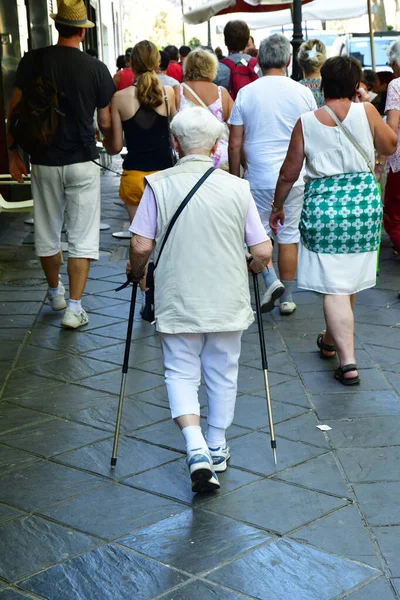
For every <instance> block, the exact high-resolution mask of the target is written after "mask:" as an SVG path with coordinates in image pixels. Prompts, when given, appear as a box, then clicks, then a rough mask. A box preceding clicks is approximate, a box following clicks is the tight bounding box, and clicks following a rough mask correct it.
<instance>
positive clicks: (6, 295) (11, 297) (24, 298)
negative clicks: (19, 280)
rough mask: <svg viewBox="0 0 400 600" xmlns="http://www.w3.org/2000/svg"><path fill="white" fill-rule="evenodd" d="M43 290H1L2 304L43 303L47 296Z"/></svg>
mask: <svg viewBox="0 0 400 600" xmlns="http://www.w3.org/2000/svg"><path fill="white" fill-rule="evenodd" d="M45 293H46V292H45V291H44V290H43V291H42V290H33V289H32V290H21V289H18V290H16V289H14V290H1V291H0V302H10V303H14V302H16V301H18V302H39V303H41V302H42V301H43V299H44V296H45Z"/></svg>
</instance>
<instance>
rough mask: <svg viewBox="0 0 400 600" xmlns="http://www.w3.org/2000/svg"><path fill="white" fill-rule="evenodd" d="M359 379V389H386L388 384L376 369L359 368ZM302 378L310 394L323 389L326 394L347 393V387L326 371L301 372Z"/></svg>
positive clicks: (369, 390)
mask: <svg viewBox="0 0 400 600" xmlns="http://www.w3.org/2000/svg"><path fill="white" fill-rule="evenodd" d="M358 372H359V375H360V379H361V384H360V386H357V387H358V388H359V390H360V391H368V392H371V391H378V390H388V389H389V384H388V382H387V381H386V379H385V378H384V376H383V375H382V373H381V372H380V371H378V370H377V369H359V371H358ZM303 380H304V383H305V385H306V387H307V388H308V390H309V391H310V393H311V394H318V393H319V392H320V391H321V390H325V391H326V393H327V394H329V393H331V394H335V395H336V394H347V393H348V388H346V386H344V385H342V384H341V383H339V382H338V381H336V379H335V378H334V377H333V375H330V374H329V373H326V372H316V373H303Z"/></svg>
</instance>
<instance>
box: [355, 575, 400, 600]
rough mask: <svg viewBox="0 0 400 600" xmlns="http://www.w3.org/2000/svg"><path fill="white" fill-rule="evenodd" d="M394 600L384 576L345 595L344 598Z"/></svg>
mask: <svg viewBox="0 0 400 600" xmlns="http://www.w3.org/2000/svg"><path fill="white" fill-rule="evenodd" d="M378 599H379V600H394V595H393V592H392V590H391V589H390V587H389V584H388V583H387V582H386V581H385V579H384V577H380V578H379V579H377V580H376V581H373V582H372V583H370V584H369V585H366V586H365V587H363V588H361V589H360V590H357V592H353V593H352V594H350V595H349V596H346V600H378Z"/></svg>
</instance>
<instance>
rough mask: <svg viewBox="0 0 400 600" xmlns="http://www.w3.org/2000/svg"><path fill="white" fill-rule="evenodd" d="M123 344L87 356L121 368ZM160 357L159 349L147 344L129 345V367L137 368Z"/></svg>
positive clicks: (95, 351)
mask: <svg viewBox="0 0 400 600" xmlns="http://www.w3.org/2000/svg"><path fill="white" fill-rule="evenodd" d="M124 350H125V344H124V343H119V344H117V345H115V346H112V347H111V348H101V349H100V350H94V351H92V352H89V353H88V354H87V356H89V357H90V358H95V359H96V360H106V361H107V362H111V363H114V364H116V365H121V366H122V361H123V358H124ZM161 357H162V351H161V349H159V348H154V347H153V346H149V345H148V344H144V343H141V342H135V343H133V344H131V351H130V355H129V366H132V367H133V366H138V365H140V364H142V363H144V362H146V361H149V360H154V359H158V358H161Z"/></svg>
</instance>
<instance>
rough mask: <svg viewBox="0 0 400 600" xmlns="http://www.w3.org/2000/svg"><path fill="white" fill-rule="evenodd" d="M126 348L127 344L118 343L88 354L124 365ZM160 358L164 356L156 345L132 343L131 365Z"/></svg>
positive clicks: (97, 358) (91, 356)
mask: <svg viewBox="0 0 400 600" xmlns="http://www.w3.org/2000/svg"><path fill="white" fill-rule="evenodd" d="M110 310H111V309H110ZM124 350H125V344H124V343H118V344H117V345H115V346H112V347H111V348H101V349H100V350H94V351H93V352H89V353H88V354H87V356H89V357H90V358H95V359H96V360H106V361H108V362H111V363H114V364H116V365H121V366H122V361H123V358H124ZM159 358H162V351H161V349H159V348H154V346H149V345H148V344H145V343H141V342H135V343H133V344H131V351H130V356H129V365H130V366H132V367H133V366H138V365H141V364H143V363H145V362H147V361H149V360H154V359H159Z"/></svg>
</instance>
